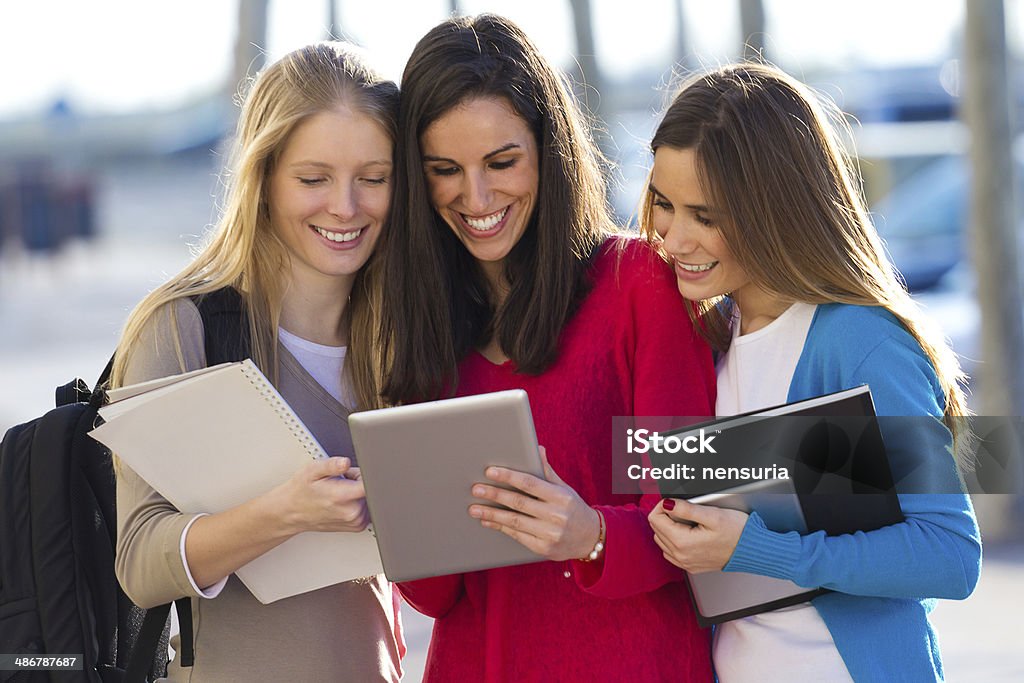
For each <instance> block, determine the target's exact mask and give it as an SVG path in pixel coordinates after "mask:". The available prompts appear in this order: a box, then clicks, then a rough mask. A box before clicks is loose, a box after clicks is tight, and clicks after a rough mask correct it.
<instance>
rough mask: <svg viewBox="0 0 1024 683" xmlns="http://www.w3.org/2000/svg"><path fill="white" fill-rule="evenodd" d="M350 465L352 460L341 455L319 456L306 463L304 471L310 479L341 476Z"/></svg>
mask: <svg viewBox="0 0 1024 683" xmlns="http://www.w3.org/2000/svg"><path fill="white" fill-rule="evenodd" d="M351 467H352V460H351V459H349V458H346V457H342V456H332V457H330V458H319V459H317V460H314V461H313V462H311V463H310V464H309V465H306V467H305V472H306V474H307V475H308V476H309V479H310V480H316V479H326V478H328V477H342V476H345V473H346V472H347V471H348V470H349V468H351Z"/></svg>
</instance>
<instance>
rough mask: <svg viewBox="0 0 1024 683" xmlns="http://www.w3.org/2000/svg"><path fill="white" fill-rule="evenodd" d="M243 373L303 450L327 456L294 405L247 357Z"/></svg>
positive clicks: (313, 455)
mask: <svg viewBox="0 0 1024 683" xmlns="http://www.w3.org/2000/svg"><path fill="white" fill-rule="evenodd" d="M241 368H242V374H243V375H245V378H246V379H248V380H249V382H251V383H252V384H253V386H255V387H256V389H257V390H258V391H259V392H260V396H261V397H263V398H264V399H266V400H267V402H269V403H270V404H271V406H272V407H273V409H274V412H275V413H277V415H278V416H279V417H280V418H281V419H282V420H283V421H284V423H285V425H286V426H287V427H288V430H289V431H290V432H291V433H292V434H293V435H294V436H295V438H296V439H297V440H298V442H299V444H300V445H301V446H302V448H303V450H305V451H306V453H308V454H309V456H310V457H311V458H313V459H318V458H324V457H327V454H326V453H324V450H323V448H322V447H321V446H320V443H319V442H318V441H317V440H316V439H315V438H314V437H313V434H312V433H311V432H310V431H309V429H308V428H307V427H306V425H304V424H303V423H302V420H300V419H299V416H298V415H296V414H295V411H293V410H292V407H291V406H290V405H288V403H287V402H286V401H285V400H284V398H282V396H281V394H280V393H278V391H277V389H275V388H274V385H272V384H271V383H270V380H268V379H267V377H266V375H264V374H263V373H262V372H260V369H259V368H258V367H256V365H255V364H254V363H253V362H252V360H249V359H246V360H245V361H243V362H242V365H241Z"/></svg>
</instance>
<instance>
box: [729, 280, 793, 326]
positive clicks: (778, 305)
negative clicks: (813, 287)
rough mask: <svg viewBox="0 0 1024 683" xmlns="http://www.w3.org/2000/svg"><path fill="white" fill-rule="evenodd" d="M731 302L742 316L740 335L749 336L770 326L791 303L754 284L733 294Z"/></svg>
mask: <svg viewBox="0 0 1024 683" xmlns="http://www.w3.org/2000/svg"><path fill="white" fill-rule="evenodd" d="M732 298H733V301H735V302H736V306H737V308H739V309H740V313H741V314H742V315H741V317H740V335H741V336H742V335H744V334H750V333H751V332H757V331H758V330H760V329H762V328H765V327H767V326H768V325H770V324H771V323H772V322H773V321H774V320H775V319H776V318H778V317H779V316H780V315H782V314H783V313H785V312H786V309H788V308H789V307H790V306H791V305H792V304H793V302H792V301H788V300H786V299H783V298H782V297H780V296H778V295H776V294H772V293H770V292H767V291H765V290H763V289H761V288H760V287H758V286H756V285H754V284H748V285H745V286H744V287H742V288H740V289H739V290H737V291H735V292H733V294H732Z"/></svg>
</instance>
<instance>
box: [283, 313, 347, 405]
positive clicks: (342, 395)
mask: <svg viewBox="0 0 1024 683" xmlns="http://www.w3.org/2000/svg"><path fill="white" fill-rule="evenodd" d="M277 335H278V338H279V339H280V340H281V343H282V344H284V347H285V348H286V349H288V352H289V353H291V354H292V355H293V356H295V360H297V361H299V364H300V365H301V366H302V367H303V368H305V370H306V372H308V373H309V374H310V375H311V376H312V377H313V379H315V380H316V381H317V383H318V384H319V385H320V386H322V387H323V388H324V389H325V390H326V391H327V393H328V394H330V395H331V396H333V397H334V398H335V399H336V400H337V401H338V402H339V403H341V404H342V405H344V406H346V407H348V408H352V407H353V406H354V405H355V402H354V399H353V396H352V390H351V388H350V387H349V386H348V383H347V382H345V381H344V380H343V376H342V370H343V368H344V367H345V354H346V353H347V352H348V347H347V346H325V345H324V344H317V343H315V342H311V341H309V340H307V339H303V338H302V337H296V336H295V335H294V334H292V333H291V332H289V331H288V330H286V329H284V328H283V327H279V328H277Z"/></svg>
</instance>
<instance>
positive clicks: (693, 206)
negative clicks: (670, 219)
mask: <svg viewBox="0 0 1024 683" xmlns="http://www.w3.org/2000/svg"><path fill="white" fill-rule="evenodd" d="M647 189H648V190H650V191H651V193H652V194H656V195H658V197H660V198H661V199H664V200H665V201H669V199H668V197H666V196H665V194H664V193H663V192H662V191H661V190H659V189H658V188H656V187H655V186H654V183H650V184H649V185H648V186H647ZM684 206H685V208H687V209H690V210H692V211H700V212H702V213H711V209H709V208H708V207H706V206H704V205H703V204H686V205H684Z"/></svg>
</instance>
